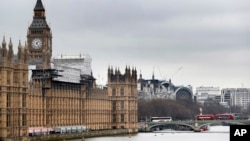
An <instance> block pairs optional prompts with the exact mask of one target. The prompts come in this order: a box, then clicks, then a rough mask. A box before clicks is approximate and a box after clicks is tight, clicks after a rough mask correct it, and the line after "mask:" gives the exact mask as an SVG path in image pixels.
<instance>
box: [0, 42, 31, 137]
mask: <svg viewBox="0 0 250 141" xmlns="http://www.w3.org/2000/svg"><path fill="white" fill-rule="evenodd" d="M25 52H26V47H25V48H24V47H22V46H21V44H20V43H19V46H18V54H17V55H16V56H15V55H14V54H13V45H12V41H11V40H10V42H9V48H8V49H7V45H6V42H5V38H3V42H2V47H1V46H0V140H3V139H5V138H12V139H13V138H16V137H21V138H25V137H27V133H28V131H27V130H28V125H29V123H28V121H27V116H28V104H27V100H28V96H29V93H28V66H27V64H26V63H25V62H26V53H25Z"/></svg>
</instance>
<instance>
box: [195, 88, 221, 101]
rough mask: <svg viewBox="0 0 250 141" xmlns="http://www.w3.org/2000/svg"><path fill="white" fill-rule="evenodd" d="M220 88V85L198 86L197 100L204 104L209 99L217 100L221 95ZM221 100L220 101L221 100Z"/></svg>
mask: <svg viewBox="0 0 250 141" xmlns="http://www.w3.org/2000/svg"><path fill="white" fill-rule="evenodd" d="M220 93H221V91H220V88H219V87H203V86H202V87H197V88H196V93H195V95H196V100H197V102H199V103H201V104H203V103H204V102H206V101H207V100H208V99H212V100H217V101H218V99H217V97H218V96H220ZM219 102H220V101H219Z"/></svg>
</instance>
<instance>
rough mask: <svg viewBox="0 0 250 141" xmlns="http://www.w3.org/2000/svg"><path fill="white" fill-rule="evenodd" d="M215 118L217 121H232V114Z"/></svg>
mask: <svg viewBox="0 0 250 141" xmlns="http://www.w3.org/2000/svg"><path fill="white" fill-rule="evenodd" d="M215 118H216V119H218V120H233V119H234V114H217V115H215Z"/></svg>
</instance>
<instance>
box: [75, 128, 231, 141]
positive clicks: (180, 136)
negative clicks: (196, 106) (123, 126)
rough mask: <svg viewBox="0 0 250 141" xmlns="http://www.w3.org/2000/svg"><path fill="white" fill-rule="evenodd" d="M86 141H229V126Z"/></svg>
mask: <svg viewBox="0 0 250 141" xmlns="http://www.w3.org/2000/svg"><path fill="white" fill-rule="evenodd" d="M72 141H73V140H72ZM74 141H80V140H74ZM85 141H229V126H211V127H210V130H209V131H203V132H193V131H178V132H177V131H161V132H153V133H138V134H135V135H126V136H112V137H96V138H86V139H85Z"/></svg>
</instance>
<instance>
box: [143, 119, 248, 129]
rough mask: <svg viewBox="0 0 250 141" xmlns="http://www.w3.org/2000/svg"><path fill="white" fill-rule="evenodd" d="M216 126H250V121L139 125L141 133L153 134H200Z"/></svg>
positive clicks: (199, 121) (200, 121)
mask: <svg viewBox="0 0 250 141" xmlns="http://www.w3.org/2000/svg"><path fill="white" fill-rule="evenodd" d="M214 125H228V126H229V125H250V120H188V121H168V122H144V123H140V124H139V131H141V132H152V131H157V130H164V129H173V130H190V131H194V132H200V131H202V130H204V129H205V128H207V127H208V126H214Z"/></svg>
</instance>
